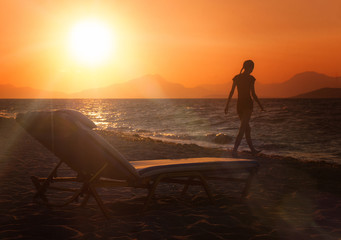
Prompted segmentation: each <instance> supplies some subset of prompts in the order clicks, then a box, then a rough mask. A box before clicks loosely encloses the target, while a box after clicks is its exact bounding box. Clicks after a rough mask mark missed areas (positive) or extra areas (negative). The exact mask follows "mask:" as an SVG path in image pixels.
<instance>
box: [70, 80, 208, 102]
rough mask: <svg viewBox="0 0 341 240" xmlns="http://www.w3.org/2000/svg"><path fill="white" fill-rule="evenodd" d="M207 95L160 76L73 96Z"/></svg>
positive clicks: (144, 96)
mask: <svg viewBox="0 0 341 240" xmlns="http://www.w3.org/2000/svg"><path fill="white" fill-rule="evenodd" d="M206 94H207V92H206V90H205V89H203V88H201V87H195V88H186V87H184V86H183V85H181V84H178V83H171V82H168V81H166V80H164V79H163V78H162V77H161V76H159V75H146V76H143V77H141V78H136V79H133V80H130V81H128V82H125V83H119V84H113V85H110V86H108V87H104V88H96V89H88V90H84V91H82V92H79V93H75V94H73V97H77V98H201V97H203V96H205V95H206Z"/></svg>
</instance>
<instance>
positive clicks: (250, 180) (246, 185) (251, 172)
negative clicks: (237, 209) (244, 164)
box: [242, 169, 257, 198]
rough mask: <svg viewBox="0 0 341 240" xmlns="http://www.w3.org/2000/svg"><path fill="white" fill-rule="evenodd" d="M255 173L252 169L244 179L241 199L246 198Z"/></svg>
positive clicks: (255, 170)
mask: <svg viewBox="0 0 341 240" xmlns="http://www.w3.org/2000/svg"><path fill="white" fill-rule="evenodd" d="M256 173H257V169H252V170H251V171H250V175H249V176H248V178H247V179H246V183H245V187H244V190H243V192H242V198H244V197H246V196H247V195H248V194H249V190H250V186H251V182H252V179H253V177H254V176H255V175H256Z"/></svg>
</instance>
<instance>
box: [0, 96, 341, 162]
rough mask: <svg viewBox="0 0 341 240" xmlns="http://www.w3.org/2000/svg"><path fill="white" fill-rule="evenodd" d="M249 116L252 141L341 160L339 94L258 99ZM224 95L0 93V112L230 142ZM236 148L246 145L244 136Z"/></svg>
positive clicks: (271, 150) (211, 143)
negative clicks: (60, 114)
mask: <svg viewBox="0 0 341 240" xmlns="http://www.w3.org/2000/svg"><path fill="white" fill-rule="evenodd" d="M261 101H262V104H263V105H264V108H265V109H266V111H265V112H261V111H260V110H259V107H258V106H257V105H256V104H255V105H254V112H253V115H252V119H251V122H250V125H251V129H252V132H251V135H252V139H253V141H254V145H255V147H256V148H257V149H259V150H262V151H263V153H265V154H276V155H281V156H291V157H295V158H298V159H301V160H309V161H330V162H337V163H340V164H341V124H340V123H341V99H261ZM225 103H226V100H225V99H76V100H75V99H67V100H65V99H52V100H51V99H49V100H48V99H44V100H43V99H40V100H32V99H31V100H29V99H0V116H2V117H15V115H16V114H17V113H18V112H26V111H32V110H47V109H49V110H54V109H75V110H78V111H80V112H82V113H84V114H85V115H86V116H88V117H89V118H90V119H91V120H93V121H94V122H95V123H96V124H97V126H98V127H99V128H100V129H105V130H109V131H120V132H124V133H130V134H138V135H140V136H145V137H151V138H154V139H159V140H162V141H171V142H178V143H187V144H197V145H200V146H205V147H213V148H221V149H226V148H229V149H231V148H233V143H234V139H235V136H236V135H237V133H238V128H239V124H240V123H239V119H238V116H237V113H236V100H233V101H232V102H231V104H230V108H229V113H228V114H227V115H225V114H224V107H225ZM239 150H248V147H247V145H246V142H245V140H243V141H242V144H241V146H240V149H239Z"/></svg>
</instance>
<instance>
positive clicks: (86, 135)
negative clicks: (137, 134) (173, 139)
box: [16, 110, 258, 216]
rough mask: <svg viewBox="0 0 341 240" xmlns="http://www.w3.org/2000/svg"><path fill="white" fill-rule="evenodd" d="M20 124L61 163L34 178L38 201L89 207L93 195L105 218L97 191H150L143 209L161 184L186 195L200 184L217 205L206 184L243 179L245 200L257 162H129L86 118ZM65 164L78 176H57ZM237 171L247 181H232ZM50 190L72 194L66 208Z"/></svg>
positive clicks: (25, 117) (39, 116)
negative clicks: (50, 197)
mask: <svg viewBox="0 0 341 240" xmlns="http://www.w3.org/2000/svg"><path fill="white" fill-rule="evenodd" d="M16 120H17V122H18V123H19V124H20V125H21V126H22V127H23V128H24V129H25V130H26V131H27V132H28V133H29V134H30V135H31V136H33V137H34V138H35V139H36V140H38V141H39V142H40V143H41V144H42V145H44V146H45V147H46V148H47V149H49V150H50V151H51V152H52V153H54V154H55V155H56V156H57V157H58V158H59V159H60V161H59V163H58V164H57V165H56V166H55V168H54V169H53V170H52V171H51V173H50V174H49V175H48V176H47V177H45V178H38V177H35V176H33V177H31V179H32V181H33V183H34V185H35V187H36V188H37V192H36V194H35V198H40V199H42V200H43V202H45V203H46V204H50V205H58V206H60V205H66V204H69V203H71V202H73V201H77V200H78V199H79V198H80V197H81V196H84V198H83V201H82V203H81V205H85V204H86V203H87V201H88V200H89V198H90V197H91V196H92V197H94V199H95V200H96V202H97V203H98V205H99V207H100V209H101V210H102V212H103V214H104V215H105V216H107V215H108V214H107V210H106V209H105V206H104V204H103V202H102V200H101V198H100V196H99V195H98V192H97V190H96V189H97V188H102V187H133V188H145V189H148V190H149V193H148V196H147V198H146V201H145V204H144V209H146V208H147V206H148V204H149V203H150V201H151V199H152V197H153V195H154V193H155V190H156V187H157V186H158V184H159V183H160V182H170V183H179V184H183V185H184V188H183V191H182V193H183V194H185V193H186V191H187V189H188V187H189V186H190V185H202V186H203V187H204V189H205V191H206V193H207V196H208V197H209V199H210V200H211V201H213V196H212V194H211V191H210V188H209V185H208V183H207V181H208V180H223V181H231V180H233V181H241V182H243V183H245V187H244V189H243V190H242V196H246V195H247V193H248V189H249V187H250V184H251V180H252V177H253V176H254V174H255V173H256V172H257V169H258V163H257V161H255V160H250V159H234V158H186V159H160V160H142V161H128V160H127V159H126V158H125V157H124V156H123V155H122V154H121V153H120V152H119V151H117V150H116V149H115V148H114V147H113V146H112V145H111V144H110V143H108V142H107V141H106V140H105V139H104V138H103V137H102V136H100V135H98V134H97V133H96V132H95V131H93V130H92V129H93V128H95V127H96V125H95V124H94V123H93V122H92V121H91V120H89V119H88V118H87V117H86V116H84V115H83V114H81V113H79V112H77V111H73V110H57V111H42V112H28V113H25V114H18V115H17V118H16ZM62 164H66V165H67V166H68V167H69V168H71V169H72V170H73V171H75V172H76V173H77V176H74V177H57V171H58V169H59V168H60V166H61V165H62ZM236 173H242V174H244V176H245V174H246V176H245V177H243V178H240V177H233V176H234V175H235V174H236ZM58 182H79V183H81V187H79V188H78V189H70V188H61V187H54V186H53V183H58ZM48 189H59V190H65V191H74V192H75V193H74V194H73V195H72V197H70V198H69V199H66V200H65V202H63V203H62V204H52V203H49V200H48V198H47V197H46V194H45V193H46V191H47V190H48Z"/></svg>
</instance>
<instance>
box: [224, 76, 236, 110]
mask: <svg viewBox="0 0 341 240" xmlns="http://www.w3.org/2000/svg"><path fill="white" fill-rule="evenodd" d="M235 88H236V82H235V81H233V84H232V88H231V92H230V95H229V98H228V99H227V102H226V107H225V114H227V112H228V110H229V103H230V100H231V98H232V96H233V93H234V89H235Z"/></svg>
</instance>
